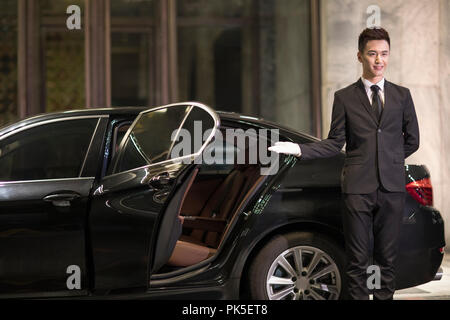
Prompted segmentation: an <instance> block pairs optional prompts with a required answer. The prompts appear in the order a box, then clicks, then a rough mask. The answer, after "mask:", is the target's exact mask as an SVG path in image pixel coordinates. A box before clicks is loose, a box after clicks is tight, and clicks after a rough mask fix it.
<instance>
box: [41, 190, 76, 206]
mask: <svg viewBox="0 0 450 320" xmlns="http://www.w3.org/2000/svg"><path fill="white" fill-rule="evenodd" d="M80 197H81V195H80V194H79V193H77V192H75V191H61V192H55V193H51V194H49V195H46V196H45V197H44V198H43V199H42V200H44V201H46V202H51V203H53V205H54V206H56V207H70V202H72V201H73V200H75V199H78V198H80Z"/></svg>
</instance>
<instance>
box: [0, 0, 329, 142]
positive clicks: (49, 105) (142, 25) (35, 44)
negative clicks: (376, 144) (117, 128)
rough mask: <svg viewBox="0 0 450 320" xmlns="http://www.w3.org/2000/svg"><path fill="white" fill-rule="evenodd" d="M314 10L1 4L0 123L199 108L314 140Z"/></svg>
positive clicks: (223, 4) (295, 6)
mask: <svg viewBox="0 0 450 320" xmlns="http://www.w3.org/2000/svg"><path fill="white" fill-rule="evenodd" d="M317 3H318V2H317V1H311V0H226V1H225V0H33V1H31V0H3V1H1V2H0V37H1V40H0V43H1V44H0V57H1V58H0V70H1V73H2V81H1V82H0V114H1V120H0V124H2V123H3V124H4V123H7V122H9V121H11V120H14V119H17V118H23V117H26V116H30V115H34V114H37V113H42V112H52V111H59V110H68V109H74V108H84V107H110V106H112V107H114V106H136V105H148V106H156V105H162V104H167V103H173V102H177V101H187V100H196V101H201V102H203V103H206V104H208V105H210V106H212V107H213V108H215V109H217V110H225V111H235V112H242V113H244V114H248V115H254V116H259V117H264V118H267V119H271V120H275V121H278V122H281V123H284V124H286V125H288V126H291V127H293V128H297V129H301V130H304V131H306V132H308V133H311V134H315V135H320V134H321V130H320V129H321V128H320V125H321V119H320V82H319V79H318V78H315V79H312V77H313V75H317V74H319V73H318V72H317V71H318V69H317V68H319V65H320V60H319V59H318V57H319V55H318V54H319V52H318V49H317V48H318V43H319V42H318V41H317V40H314V41H315V42H314V43H313V40H312V39H317V36H314V34H312V33H314V32H315V33H317V34H318V19H317V17H318V15H319V11H318V6H317ZM73 5H76V6H77V7H78V8H79V11H78V12H79V18H80V19H79V25H78V27H79V29H78V28H73V29H70V28H69V24H70V23H72V22H73V21H75V20H74V14H75V15H76V14H78V13H77V12H76V11H72V9H73V7H71V6H73ZM312 24H314V26H313V25H312ZM313 49H314V50H313ZM313 60H314V63H315V64H314V65H313V64H312V63H313ZM314 68H316V69H317V70H315V72H313V69H314ZM314 81H315V82H314Z"/></svg>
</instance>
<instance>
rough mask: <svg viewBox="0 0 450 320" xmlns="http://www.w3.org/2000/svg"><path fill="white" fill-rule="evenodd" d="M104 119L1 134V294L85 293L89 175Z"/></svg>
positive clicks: (28, 126)
mask: <svg viewBox="0 0 450 320" xmlns="http://www.w3.org/2000/svg"><path fill="white" fill-rule="evenodd" d="M104 120H106V119H101V118H100V117H98V116H82V117H70V118H59V119H47V120H45V121H40V122H37V123H31V124H26V123H25V125H20V126H17V129H14V130H12V131H9V132H6V133H4V134H0V295H1V296H4V295H6V296H24V297H30V296H31V297H33V296H38V297H45V296H61V295H80V294H84V293H86V292H87V290H86V289H87V278H86V274H87V270H86V259H85V245H86V244H85V236H86V234H85V219H86V213H87V206H88V198H89V194H90V191H91V188H92V185H93V181H94V177H93V174H92V172H89V171H90V170H87V166H89V165H88V163H92V161H91V159H89V157H88V155H89V153H90V151H91V152H94V153H95V149H96V146H94V145H93V143H94V141H97V142H98V141H99V140H101V138H100V139H99V138H95V137H97V136H102V134H103V133H102V132H100V129H99V128H100V123H102V121H103V123H104V122H105V121H104Z"/></svg>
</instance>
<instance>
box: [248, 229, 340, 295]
mask: <svg viewBox="0 0 450 320" xmlns="http://www.w3.org/2000/svg"><path fill="white" fill-rule="evenodd" d="M344 266H345V256H344V252H343V250H342V249H341V248H340V247H339V246H337V245H335V244H334V243H333V242H332V241H331V240H330V239H329V238H327V237H325V236H323V235H321V234H315V233H311V232H292V233H288V234H282V235H277V236H275V237H274V238H272V239H271V240H270V241H269V242H268V243H267V244H266V245H265V246H264V247H263V248H262V249H261V251H260V252H259V253H258V254H257V255H256V257H255V259H254V260H253V262H252V264H251V266H250V269H249V277H248V281H249V283H248V288H249V291H250V295H251V298H252V299H257V300H267V299H269V300H337V299H339V298H340V297H343V296H344V291H345V290H343V288H345V285H344V282H345V279H344V272H345V271H344Z"/></svg>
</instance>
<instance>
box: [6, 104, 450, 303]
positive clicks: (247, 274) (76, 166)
mask: <svg viewBox="0 0 450 320" xmlns="http://www.w3.org/2000/svg"><path fill="white" fill-rule="evenodd" d="M261 132H264V133H267V132H270V133H271V134H267V135H265V134H264V135H262V134H261ZM228 133H231V135H230V134H228ZM189 135H192V136H193V137H194V139H193V140H192V141H188V140H187V137H189ZM199 135H200V138H199ZM182 137H183V139H181V138H182ZM278 139H279V140H282V141H294V142H298V143H305V142H309V141H315V140H316V139H315V138H313V137H310V136H307V135H304V134H301V133H297V132H294V131H292V130H289V129H287V128H283V127H281V126H278V125H276V124H274V123H270V122H268V121H264V120H262V119H256V118H252V117H246V116H242V115H238V114H234V113H225V112H215V111H213V110H212V109H211V108H209V107H207V106H205V105H203V104H200V103H194V102H186V103H178V104H173V105H169V106H162V107H158V108H153V109H150V110H147V109H146V108H135V107H132V108H113V109H87V110H80V111H70V112H62V113H54V114H47V115H40V116H36V117H33V118H29V119H26V120H23V121H21V122H18V123H16V124H13V125H10V126H7V127H4V128H1V129H0V252H1V255H0V297H3V298H5V297H40V298H43V297H68V296H69V297H77V298H83V297H87V298H133V299H147V298H151V299H155V298H188V299H192V298H195V299H238V298H241V299H242V298H244V299H307V300H310V299H314V300H316V299H318V300H327V299H339V298H345V297H346V292H345V287H346V286H345V277H344V274H345V255H344V236H343V231H342V223H341V210H342V207H341V191H340V179H339V178H340V172H341V168H342V166H343V164H344V156H345V155H344V154H343V153H342V154H340V155H339V156H336V157H334V158H330V159H321V160H314V161H298V160H297V159H296V158H295V157H292V156H283V155H280V156H279V157H278V156H277V158H276V159H275V160H274V158H270V157H269V158H266V159H265V160H268V159H270V160H271V162H270V165H271V166H270V168H268V164H269V162H267V161H266V162H263V161H261V160H262V159H263V157H262V155H263V153H262V152H261V150H264V151H266V150H267V146H268V145H272V144H273V143H274V142H275V141H278ZM183 140H184V141H183ZM181 146H182V147H183V150H181V151H182V152H181V153H180V152H178V153H177V152H175V151H176V150H177V148H178V149H180V147H181ZM213 146H214V148H213ZM212 149H214V150H212ZM254 150H259V151H258V152H257V153H255V152H253V151H254ZM178 151H180V150H178ZM255 154H256V157H255ZM211 157H214V159H215V160H219V161H207V160H208V158H211ZM239 159H240V160H243V161H236V160H239ZM268 169H270V170H271V171H270V170H268ZM268 172H269V173H268ZM405 172H406V174H405V187H406V190H407V191H408V192H406V193H405V196H406V197H407V200H406V204H407V205H406V208H405V212H404V219H403V228H402V234H401V243H400V246H401V247H400V256H399V259H398V262H397V289H401V288H406V287H411V286H416V285H419V284H422V283H425V282H428V281H431V280H433V279H434V278H435V275H436V273H437V271H438V269H439V266H440V264H441V261H442V258H443V247H444V245H445V243H444V225H443V220H442V218H441V215H440V213H439V211H438V210H436V209H435V208H433V206H432V204H433V203H432V188H431V182H430V176H429V173H428V171H427V170H426V168H425V167H423V166H405Z"/></svg>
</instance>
